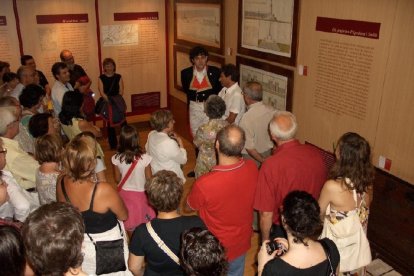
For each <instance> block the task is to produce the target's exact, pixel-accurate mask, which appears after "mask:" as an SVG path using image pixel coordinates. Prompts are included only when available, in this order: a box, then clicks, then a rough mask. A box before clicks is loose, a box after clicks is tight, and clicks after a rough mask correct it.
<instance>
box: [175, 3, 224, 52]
mask: <svg viewBox="0 0 414 276" xmlns="http://www.w3.org/2000/svg"><path fill="white" fill-rule="evenodd" d="M223 14H224V12H223V1H220V0H204V1H203V0H176V1H175V3H174V42H175V43H176V44H182V45H188V46H191V47H194V46H197V45H202V46H204V47H205V48H206V49H207V50H208V51H210V52H214V53H218V54H221V53H223V47H224V23H223V22H224V20H223Z"/></svg>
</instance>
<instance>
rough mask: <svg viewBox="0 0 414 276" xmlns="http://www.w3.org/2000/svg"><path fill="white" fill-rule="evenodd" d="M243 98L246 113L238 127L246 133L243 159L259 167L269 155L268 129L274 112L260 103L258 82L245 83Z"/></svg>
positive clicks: (270, 146)
mask: <svg viewBox="0 0 414 276" xmlns="http://www.w3.org/2000/svg"><path fill="white" fill-rule="evenodd" d="M243 97H244V101H245V102H246V105H247V111H246V113H245V114H244V116H243V118H242V119H241V121H240V127H241V128H243V130H244V131H245V133H246V144H245V146H244V149H243V152H242V154H243V157H245V158H250V159H253V160H254V161H256V164H257V165H258V166H259V165H260V164H261V163H262V162H263V161H264V160H265V159H266V158H267V157H269V156H270V155H271V150H272V148H273V142H272V140H271V138H270V135H269V131H268V129H269V122H270V120H271V119H272V116H273V114H274V113H275V111H276V110H274V109H273V108H272V107H271V106H268V105H265V104H264V103H263V102H262V99H263V90H262V85H261V84H260V83H258V82H253V81H252V82H248V83H246V86H245V87H244V88H243Z"/></svg>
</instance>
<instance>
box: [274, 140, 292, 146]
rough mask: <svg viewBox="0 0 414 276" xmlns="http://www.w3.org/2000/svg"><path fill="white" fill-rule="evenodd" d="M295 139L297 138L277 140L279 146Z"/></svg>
mask: <svg viewBox="0 0 414 276" xmlns="http://www.w3.org/2000/svg"><path fill="white" fill-rule="evenodd" d="M293 140H295V138H292V139H289V140H284V141H280V140H278V141H276V143H277V145H278V146H281V145H283V144H287V143H289V142H292V141H293Z"/></svg>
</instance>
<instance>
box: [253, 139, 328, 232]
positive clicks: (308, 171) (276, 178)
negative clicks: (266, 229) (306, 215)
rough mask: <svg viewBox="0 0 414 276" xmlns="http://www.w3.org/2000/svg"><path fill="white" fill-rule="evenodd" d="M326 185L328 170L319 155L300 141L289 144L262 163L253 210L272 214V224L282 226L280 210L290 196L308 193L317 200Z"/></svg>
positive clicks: (281, 146) (283, 145)
mask: <svg viewBox="0 0 414 276" xmlns="http://www.w3.org/2000/svg"><path fill="white" fill-rule="evenodd" d="M325 181H326V167H325V163H324V161H323V157H322V155H321V154H320V153H319V151H318V150H317V149H316V148H314V147H313V146H310V145H303V144H301V143H299V141H298V140H292V141H289V142H287V143H285V144H282V145H280V146H279V147H278V148H277V149H276V150H275V152H274V153H273V155H272V156H271V157H269V158H267V159H266V160H265V162H263V163H262V167H261V169H260V173H259V181H258V184H257V190H256V197H255V200H254V208H255V209H256V210H258V211H263V212H273V223H274V224H280V223H279V207H280V205H282V201H283V199H284V198H285V196H286V195H287V194H288V193H289V192H291V191H294V190H300V191H306V192H308V193H310V194H311V195H312V196H313V197H314V198H315V199H318V198H319V194H320V192H321V189H322V186H323V184H324V183H325Z"/></svg>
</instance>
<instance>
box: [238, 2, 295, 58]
mask: <svg viewBox="0 0 414 276" xmlns="http://www.w3.org/2000/svg"><path fill="white" fill-rule="evenodd" d="M298 19H299V0H264V1H261V3H260V2H257V1H254V0H240V1H239V22H238V23H239V30H238V47H237V50H238V53H239V54H242V55H247V56H252V57H256V58H260V59H265V60H269V61H274V62H278V63H282V64H286V65H290V66H295V65H296V54H297V53H296V52H297V35H298Z"/></svg>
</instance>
